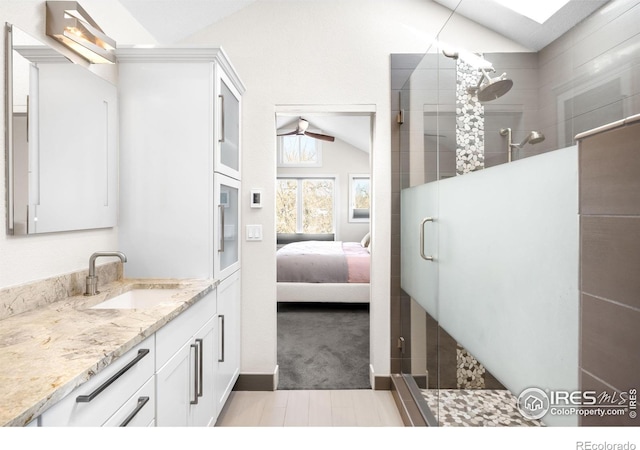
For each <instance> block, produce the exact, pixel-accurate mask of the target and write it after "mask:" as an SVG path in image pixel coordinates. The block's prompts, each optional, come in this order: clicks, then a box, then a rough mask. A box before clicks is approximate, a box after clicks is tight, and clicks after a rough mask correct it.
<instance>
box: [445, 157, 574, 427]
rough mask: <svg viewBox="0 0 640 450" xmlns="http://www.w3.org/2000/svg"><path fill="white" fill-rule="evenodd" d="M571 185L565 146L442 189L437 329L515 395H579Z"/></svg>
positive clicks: (562, 420)
mask: <svg viewBox="0 0 640 450" xmlns="http://www.w3.org/2000/svg"><path fill="white" fill-rule="evenodd" d="M577 176H578V156H577V147H570V148H566V149H563V150H558V151H553V152H549V153H545V154H542V155H538V156H535V157H530V158H526V159H523V160H520V161H516V162H513V163H510V164H502V165H499V166H496V167H493V168H490V169H486V170H483V171H479V172H475V173H471V174H468V175H464V176H461V177H456V178H453V179H448V180H443V181H440V182H439V183H440V218H439V232H440V254H439V261H438V265H439V277H440V289H439V302H438V313H439V314H438V320H439V324H440V326H441V327H442V328H444V329H445V330H446V331H447V332H448V333H449V334H451V335H452V336H453V337H454V338H455V339H456V340H457V341H458V342H459V343H460V344H461V345H462V346H464V347H465V348H466V349H467V350H469V352H470V353H471V354H473V355H474V356H475V357H476V358H477V359H478V360H479V361H480V362H481V363H482V364H483V365H484V366H485V367H486V368H487V370H488V371H489V372H491V373H492V374H493V375H494V376H495V377H496V378H498V380H500V382H501V383H502V384H504V385H505V386H506V387H507V388H508V389H509V390H510V391H511V392H512V393H513V394H515V395H516V396H517V395H519V394H520V392H522V391H523V390H524V389H525V388H528V387H538V388H541V389H552V390H560V389H566V390H575V389H578V317H579V294H578V256H579V254H578V248H579V237H578V236H579V235H578V229H579V227H578V179H577ZM544 420H545V421H546V422H547V423H548V424H550V425H551V424H553V425H577V418H576V417H559V416H553V415H547V416H546V417H545V419H544Z"/></svg>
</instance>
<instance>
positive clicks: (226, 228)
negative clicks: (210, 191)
mask: <svg viewBox="0 0 640 450" xmlns="http://www.w3.org/2000/svg"><path fill="white" fill-rule="evenodd" d="M214 183H215V184H214V199H215V202H216V203H215V208H216V221H215V223H216V225H215V227H214V241H215V249H214V261H215V263H214V277H215V278H218V279H224V278H226V277H227V276H229V275H230V274H232V273H233V272H235V271H236V270H237V269H238V268H239V267H240V182H239V181H238V180H234V179H233V178H230V177H227V176H225V175H221V174H218V173H216V174H215V175H214Z"/></svg>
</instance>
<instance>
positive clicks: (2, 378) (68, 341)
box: [0, 278, 215, 426]
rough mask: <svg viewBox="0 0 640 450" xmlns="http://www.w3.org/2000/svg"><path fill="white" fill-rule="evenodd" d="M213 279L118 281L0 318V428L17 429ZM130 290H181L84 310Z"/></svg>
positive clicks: (165, 320) (168, 317) (172, 314)
mask: <svg viewBox="0 0 640 450" xmlns="http://www.w3.org/2000/svg"><path fill="white" fill-rule="evenodd" d="M214 286H215V282H214V281H213V280H195V279H194V280H183V279H175V280H174V279H126V278H125V279H120V280H118V281H114V282H111V283H108V284H105V285H102V286H100V288H99V290H100V293H99V294H97V295H95V296H91V297H85V296H84V295H76V296H72V297H67V298H66V299H64V300H60V301H57V302H54V303H51V304H49V305H46V306H41V307H39V308H37V309H33V310H31V311H26V312H23V313H20V314H16V315H13V316H10V317H8V318H5V319H2V320H0V425H2V426H23V425H26V424H28V423H29V422H30V421H31V420H33V419H34V418H36V417H38V416H39V415H40V414H42V413H43V412H44V411H45V410H47V409H48V408H49V407H50V406H52V405H53V404H55V403H56V402H58V401H59V400H61V399H62V398H64V397H65V396H66V395H67V394H69V393H70V392H71V391H72V390H73V389H75V388H76V387H78V386H80V385H81V384H83V383H84V382H86V381H87V380H88V379H89V378H91V377H92V376H93V375H95V374H97V373H99V372H100V371H101V370H102V369H103V368H105V367H106V366H108V365H109V364H110V363H111V362H112V361H114V360H116V359H117V358H118V357H120V356H122V355H123V354H125V353H126V352H127V351H128V350H130V349H131V348H133V347H134V346H136V345H137V344H139V343H140V342H142V341H143V340H144V339H145V338H147V337H149V336H151V335H152V334H153V333H155V332H156V331H158V330H159V329H160V328H161V327H162V326H164V325H165V324H167V323H168V322H169V321H171V320H172V319H173V318H175V317H176V316H178V315H179V314H180V313H181V312H182V311H184V310H185V309H187V308H188V307H189V306H191V305H192V304H194V303H196V302H197V301H198V300H200V299H201V298H203V297H204V296H205V295H206V294H207V293H209V292H210V291H211V290H212V289H213V287H214ZM135 288H170V289H180V292H178V293H176V294H174V295H173V296H172V297H171V299H170V300H167V301H165V302H162V303H160V304H158V305H156V306H154V307H151V308H145V309H90V308H91V307H92V306H94V305H96V304H98V303H100V302H102V301H104V300H106V299H108V298H111V297H113V296H115V295H118V294H120V293H122V292H125V291H127V290H130V289H135Z"/></svg>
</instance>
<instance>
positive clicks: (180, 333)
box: [156, 290, 216, 369]
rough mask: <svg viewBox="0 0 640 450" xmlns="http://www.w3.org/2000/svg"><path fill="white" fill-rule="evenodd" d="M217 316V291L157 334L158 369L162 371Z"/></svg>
mask: <svg viewBox="0 0 640 450" xmlns="http://www.w3.org/2000/svg"><path fill="white" fill-rule="evenodd" d="M215 314H216V291H215V290H213V291H211V292H209V293H208V294H207V295H206V297H204V298H201V299H200V300H199V301H197V302H196V303H195V304H193V305H191V307H190V308H188V309H187V310H185V311H183V312H182V314H180V315H179V316H178V317H176V318H175V319H173V320H172V321H171V322H169V323H168V324H166V325H165V326H164V327H162V328H161V329H159V330H158V331H157V332H156V368H157V369H160V368H161V367H162V366H164V365H165V364H166V363H167V361H169V359H170V358H171V357H172V356H173V355H174V354H175V353H176V352H177V351H178V350H179V349H180V347H182V346H183V345H184V344H185V342H187V341H188V340H189V339H191V336H193V333H194V331H195V330H199V329H200V328H202V326H203V325H204V324H205V323H207V321H208V320H209V319H211V318H212V317H213V316H214V315H215Z"/></svg>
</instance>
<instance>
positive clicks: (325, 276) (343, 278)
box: [276, 238, 371, 303]
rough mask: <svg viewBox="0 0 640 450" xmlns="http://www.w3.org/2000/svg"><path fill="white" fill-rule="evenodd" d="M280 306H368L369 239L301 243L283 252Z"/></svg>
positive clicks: (286, 247)
mask: <svg viewBox="0 0 640 450" xmlns="http://www.w3.org/2000/svg"><path fill="white" fill-rule="evenodd" d="M276 258H277V263H278V269H277V270H278V283H277V299H278V301H279V302H322V303H327V302H333V303H369V282H370V275H369V274H370V260H371V255H370V253H369V245H368V239H367V238H365V239H363V241H362V242H342V241H301V242H293V243H290V244H287V245H285V246H284V247H282V248H280V249H279V250H278V252H277V253H276Z"/></svg>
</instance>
